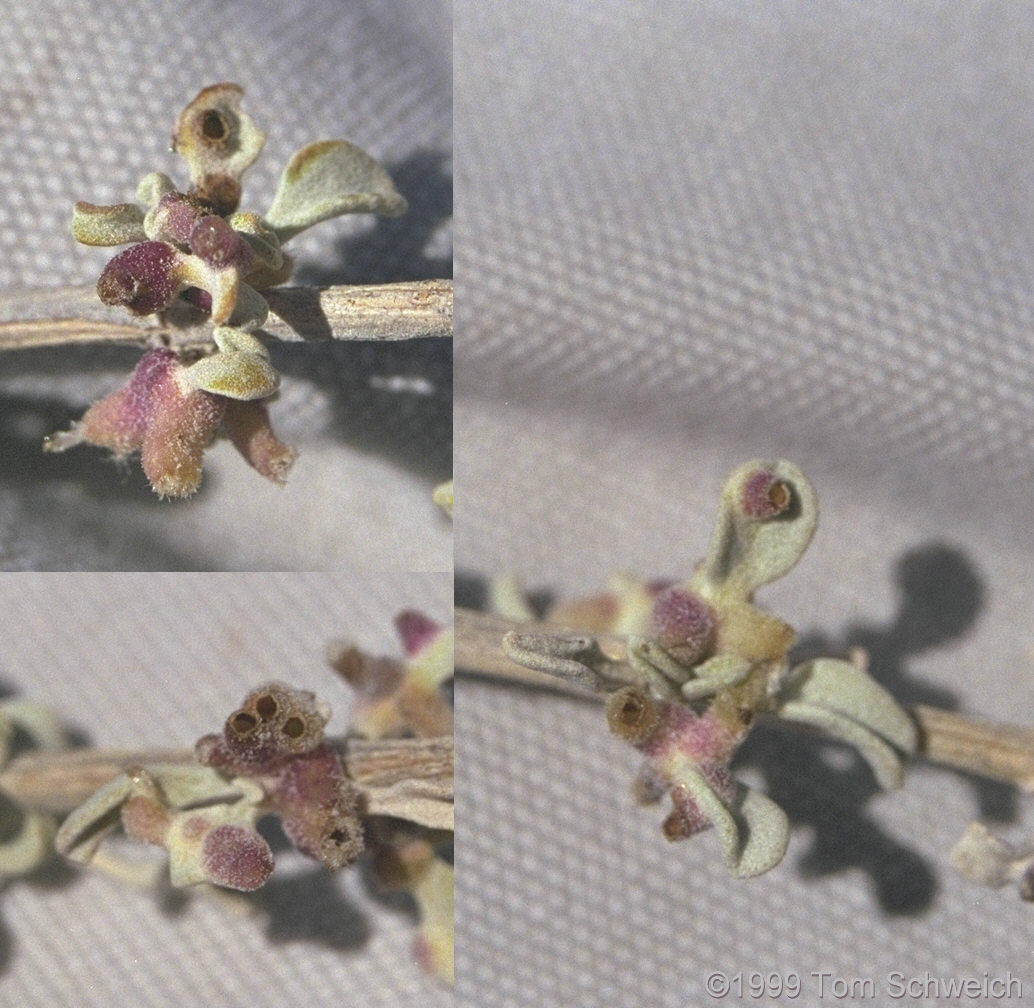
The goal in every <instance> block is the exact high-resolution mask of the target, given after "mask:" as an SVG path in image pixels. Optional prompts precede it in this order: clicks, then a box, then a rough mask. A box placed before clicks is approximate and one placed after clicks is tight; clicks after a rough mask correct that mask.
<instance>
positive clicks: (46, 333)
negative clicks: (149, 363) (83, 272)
mask: <svg viewBox="0 0 1034 1008" xmlns="http://www.w3.org/2000/svg"><path fill="white" fill-rule="evenodd" d="M262 294H263V297H265V299H266V300H267V301H268V302H269V307H270V315H269V318H268V320H267V321H266V323H265V325H263V326H262V328H261V330H260V332H262V333H265V334H267V335H269V336H271V337H273V338H275V339H278V340H283V341H287V342H299V341H310V340H332V339H333V340H377V341H386V340H407V339H426V338H429V337H451V336H452V281H451V280H417V281H413V282H410V283H393V284H370V285H363V286H337V287H273V288H270V289H269V290H266V291H263V292H262ZM210 340H211V326H210V325H209V324H208V323H207V321H205V320H202V319H200V318H198V317H196V316H195V317H186V316H183V315H180V316H178V317H176V318H174V317H173V313H172V312H168V313H166V315H165V316H162V317H158V316H144V317H139V316H133V315H129V314H127V313H126V311H125V310H124V309H122V308H119V307H110V306H108V305H105V304H102V303H101V302H100V301H99V300H98V298H97V291H96V288H95V287H94V286H93V285H86V286H82V287H55V288H47V289H41V290H25V291H14V292H11V293H6V294H4V295H3V297H0V351H3V350H23V349H28V348H30V347H43V346H62V345H68V344H75V343H107V344H144V343H150V344H156V343H163V344H165V345H167V346H191V345H198V344H207V343H209V342H210Z"/></svg>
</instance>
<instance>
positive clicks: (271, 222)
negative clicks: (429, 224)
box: [265, 140, 407, 242]
mask: <svg viewBox="0 0 1034 1008" xmlns="http://www.w3.org/2000/svg"><path fill="white" fill-rule="evenodd" d="M406 206H407V204H406V201H405V199H404V198H403V197H402V196H400V195H399V193H398V191H397V190H396V189H395V184H394V183H393V182H392V180H391V176H390V175H389V174H388V173H387V172H386V171H385V170H384V169H383V168H382V167H381V166H380V164H378V162H376V161H375V160H374V159H373V158H372V157H370V155H369V154H367V153H366V152H365V151H362V150H360V149H359V148H358V147H356V146H355V145H354V144H351V143H349V142H348V141H347V140H324V141H321V142H319V143H313V144H309V145H308V146H307V147H303V148H302V149H301V150H300V151H298V152H297V153H295V155H294V156H293V157H292V158H291V160H290V161H289V162H288V164H287V167H286V168H285V169H284V173H283V176H282V177H281V179H280V186H279V188H278V189H277V193H276V196H275V197H274V198H273V205H272V206H271V207H270V208H269V212H268V213H267V214H266V217H265V220H266V224H267V225H268V226H269V227H271V228H272V229H273V231H274V232H276V234H277V237H278V238H279V239H280V241H281V242H286V241H288V240H289V239H290V238H292V237H293V236H294V235H296V234H298V232H299V231H304V230H305V229H306V228H308V227H312V225H313V224H318V223H319V222H320V221H324V220H328V219H329V218H331V217H339V216H341V215H342V214H349V213H375V214H380V215H381V216H383V217H397V216H398V215H399V214H402V213H405V211H406Z"/></svg>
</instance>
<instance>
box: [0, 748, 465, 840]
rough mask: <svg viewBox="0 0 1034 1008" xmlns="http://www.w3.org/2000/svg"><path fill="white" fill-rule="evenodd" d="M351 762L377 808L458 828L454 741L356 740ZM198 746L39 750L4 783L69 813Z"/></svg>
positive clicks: (25, 801) (30, 801) (36, 805)
mask: <svg viewBox="0 0 1034 1008" xmlns="http://www.w3.org/2000/svg"><path fill="white" fill-rule="evenodd" d="M342 751H343V755H344V760H345V768H346V770H347V771H348V774H349V776H350V777H352V779H353V780H354V781H355V782H356V784H358V785H359V787H360V789H361V790H362V791H363V794H364V796H365V799H366V811H367V813H369V814H370V815H385V816H393V817H395V818H399V819H407V820H409V821H410V822H417V823H420V824H421V825H424V826H430V827H432V828H434V829H447V830H451V829H452V828H453V811H452V808H453V806H452V802H453V785H452V780H453V741H452V738H451V737H449V736H443V737H440V738H430V739H383V740H378V741H367V740H362V739H348V740H346V741H345V742H344V743H343V746H342ZM193 760H194V751H193V749H68V750H64V751H59V752H40V751H31V752H26V753H23V754H22V755H20V756H18V757H16V758H15V759H13V760H12V761H11V762H10V763H8V764H7V766H5V767H4V769H3V770H2V771H0V790H2V791H3V792H4V793H5V794H7V795H8V796H9V797H10V798H12V799H13V800H14V801H15V802H17V803H18V804H19V805H21V806H22V807H23V808H27V809H36V810H39V811H43V812H54V813H57V814H60V815H63V814H66V813H68V812H70V811H71V810H72V809H74V808H75V807H76V806H78V805H80V804H81V803H82V802H84V801H85V800H86V799H87V798H89V797H90V795H92V794H93V793H94V791H96V790H97V789H98V788H101V787H103V786H104V785H105V784H107V783H108V781H110V780H112V779H113V778H115V777H117V776H118V775H119V774H120V773H123V772H124V771H125V770H126V769H128V768H129V767H132V766H147V765H148V764H150V765H156V764H159V763H191V762H193Z"/></svg>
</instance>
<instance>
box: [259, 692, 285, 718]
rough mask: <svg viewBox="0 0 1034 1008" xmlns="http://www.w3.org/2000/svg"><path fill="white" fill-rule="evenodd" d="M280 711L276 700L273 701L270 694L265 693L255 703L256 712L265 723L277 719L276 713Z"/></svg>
mask: <svg viewBox="0 0 1034 1008" xmlns="http://www.w3.org/2000/svg"><path fill="white" fill-rule="evenodd" d="M279 709H280V707H279V705H278V704H277V702H276V700H275V699H273V697H271V696H270V695H269V694H268V693H263V694H262V696H260V697H259V698H258V699H257V700H256V701H255V711H256V712H257V713H258V716H259V717H260V718H262V720H263V721H268V720H269V719H270V718H273V717H276V712H277V711H278V710H279Z"/></svg>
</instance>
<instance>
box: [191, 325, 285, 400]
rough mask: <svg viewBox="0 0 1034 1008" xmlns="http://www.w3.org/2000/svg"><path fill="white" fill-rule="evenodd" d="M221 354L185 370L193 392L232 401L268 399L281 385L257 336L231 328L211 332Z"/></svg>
mask: <svg viewBox="0 0 1034 1008" xmlns="http://www.w3.org/2000/svg"><path fill="white" fill-rule="evenodd" d="M212 338H213V339H214V340H215V343H216V346H218V347H219V352H218V353H214V354H211V355H210V356H208V357H202V358H201V360H199V361H197V362H195V363H194V364H191V365H189V366H188V367H185V368H183V370H182V371H181V373H180V377H181V379H182V380H183V381H184V382H186V383H187V384H188V385H189V386H190V387H191V388H193V389H200V390H202V391H205V392H212V393H214V394H215V395H221V396H226V397H228V398H230V399H243V400H252V399H265V398H266V397H267V396H270V395H272V394H273V393H274V392H275V391H276V390H277V388H278V387H279V385H280V375H279V374H278V373H277V372H276V369H275V368H274V367H273V365H272V364H270V363H269V352H268V351H267V350H266V348H265V347H264V346H263V345H262V343H261V342H260V341H259V340H258V338H257V337H255V336H252V335H251V334H250V333H247V332H244V331H242V330H240V329H235V328H231V327H230V326H218V327H216V328H215V329H214V330H213V331H212Z"/></svg>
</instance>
